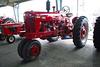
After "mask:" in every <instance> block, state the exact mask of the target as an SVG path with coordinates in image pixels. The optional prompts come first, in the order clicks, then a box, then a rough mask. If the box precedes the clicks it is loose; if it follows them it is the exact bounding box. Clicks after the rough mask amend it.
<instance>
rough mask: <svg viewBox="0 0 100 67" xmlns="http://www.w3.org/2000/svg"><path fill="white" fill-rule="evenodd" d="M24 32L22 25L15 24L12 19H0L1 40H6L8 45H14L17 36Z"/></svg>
mask: <svg viewBox="0 0 100 67" xmlns="http://www.w3.org/2000/svg"><path fill="white" fill-rule="evenodd" d="M21 31H23V24H22V23H15V21H14V20H13V19H12V18H9V17H3V16H1V17H0V40H1V41H3V40H5V39H6V41H7V42H8V43H13V42H14V41H15V36H14V35H17V34H20V32H21Z"/></svg>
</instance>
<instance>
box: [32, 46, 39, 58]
mask: <svg viewBox="0 0 100 67" xmlns="http://www.w3.org/2000/svg"><path fill="white" fill-rule="evenodd" d="M38 54H39V47H38V46H36V45H33V46H32V48H31V55H32V56H37V55H38Z"/></svg>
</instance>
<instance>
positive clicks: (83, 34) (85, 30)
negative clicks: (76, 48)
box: [80, 24, 88, 42]
mask: <svg viewBox="0 0 100 67" xmlns="http://www.w3.org/2000/svg"><path fill="white" fill-rule="evenodd" d="M80 33H81V35H80V37H81V40H82V42H85V41H86V40H87V38H86V37H87V34H88V28H87V25H86V24H83V26H82V28H81V32H80Z"/></svg>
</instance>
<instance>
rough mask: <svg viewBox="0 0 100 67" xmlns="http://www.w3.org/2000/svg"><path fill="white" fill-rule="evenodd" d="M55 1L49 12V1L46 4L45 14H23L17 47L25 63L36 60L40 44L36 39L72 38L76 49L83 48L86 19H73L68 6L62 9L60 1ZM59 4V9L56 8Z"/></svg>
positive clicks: (82, 17)
mask: <svg viewBox="0 0 100 67" xmlns="http://www.w3.org/2000/svg"><path fill="white" fill-rule="evenodd" d="M59 1H60V2H58V0H56V1H55V2H56V7H55V6H53V11H52V12H50V1H49V0H47V2H46V9H47V12H34V11H26V12H25V13H24V24H25V32H23V33H21V35H23V37H24V38H23V39H22V40H21V42H20V43H19V45H18V54H19V56H20V57H21V58H23V59H24V60H26V61H29V60H31V59H36V58H37V57H38V56H39V54H40V52H41V44H40V42H39V41H38V40H36V38H40V39H43V40H44V39H47V40H48V41H49V42H54V41H57V40H58V38H59V37H61V39H67V36H69V37H70V38H73V42H74V45H75V46H76V47H77V48H82V47H84V46H85V44H86V41H87V36H88V19H87V17H85V16H80V17H78V16H77V17H74V18H73V19H72V20H71V19H70V18H71V17H72V13H70V8H69V7H68V6H64V7H62V0H59ZM58 3H60V8H58Z"/></svg>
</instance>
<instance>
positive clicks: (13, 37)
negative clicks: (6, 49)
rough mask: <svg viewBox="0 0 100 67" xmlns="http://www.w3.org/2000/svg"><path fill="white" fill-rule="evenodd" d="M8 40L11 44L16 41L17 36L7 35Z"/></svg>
mask: <svg viewBox="0 0 100 67" xmlns="http://www.w3.org/2000/svg"><path fill="white" fill-rule="evenodd" d="M6 41H7V42H8V43H9V44H11V43H14V42H15V36H13V35H11V36H7V38H6Z"/></svg>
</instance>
